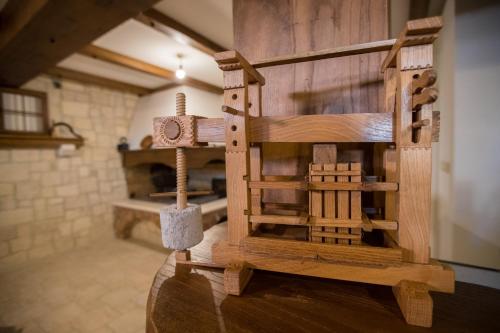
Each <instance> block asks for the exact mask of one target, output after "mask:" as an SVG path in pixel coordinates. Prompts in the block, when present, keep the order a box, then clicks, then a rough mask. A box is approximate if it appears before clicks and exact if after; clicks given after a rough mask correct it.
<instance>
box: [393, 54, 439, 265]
mask: <svg viewBox="0 0 500 333" xmlns="http://www.w3.org/2000/svg"><path fill="white" fill-rule="evenodd" d="M431 66H432V45H431V44H426V45H417V46H409V47H403V48H401V49H400V51H399V52H398V55H397V71H398V78H397V96H396V123H395V127H396V160H397V161H398V162H399V163H397V171H396V179H397V181H398V183H399V191H398V192H397V193H396V219H397V220H398V221H399V231H398V236H399V237H398V241H399V245H400V246H401V247H402V248H403V249H404V254H403V256H404V259H405V260H406V261H409V262H415V263H422V264H426V263H428V262H429V252H430V249H429V239H430V234H429V233H430V219H431V168H432V165H431V157H432V151H431V144H432V140H431V128H432V126H426V127H425V128H422V130H421V132H420V135H419V137H418V139H417V140H416V139H415V137H414V135H413V126H412V123H413V122H414V120H416V118H420V119H428V120H429V122H430V123H432V106H430V105H427V106H423V107H422V109H421V110H420V111H418V114H417V113H416V112H417V111H415V110H413V103H412V87H411V86H412V81H413V79H414V78H416V77H417V76H418V75H419V74H420V73H421V72H423V70H425V69H428V68H430V67H431ZM420 119H419V120H420Z"/></svg>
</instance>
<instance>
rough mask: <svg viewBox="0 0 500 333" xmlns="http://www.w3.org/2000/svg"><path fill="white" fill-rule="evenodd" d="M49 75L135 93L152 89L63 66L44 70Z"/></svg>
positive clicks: (144, 93)
mask: <svg viewBox="0 0 500 333" xmlns="http://www.w3.org/2000/svg"><path fill="white" fill-rule="evenodd" d="M45 73H46V74H47V75H49V76H52V77H56V78H61V79H66V80H72V81H77V82H81V83H84V84H92V85H97V86H100V87H104V88H107V89H112V90H119V91H125V92H129V93H133V94H137V95H148V94H150V93H152V92H153V89H149V88H144V87H140V86H136V85H134V84H130V83H125V82H120V81H116V80H112V79H107V78H105V77H102V76H97V75H93V74H88V73H84V72H79V71H75V70H72V69H67V68H63V67H53V68H49V69H47V70H45Z"/></svg>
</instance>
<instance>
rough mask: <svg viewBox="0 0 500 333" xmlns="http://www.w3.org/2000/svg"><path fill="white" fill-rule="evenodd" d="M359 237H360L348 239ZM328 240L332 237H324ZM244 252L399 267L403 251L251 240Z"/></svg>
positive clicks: (261, 238)
mask: <svg viewBox="0 0 500 333" xmlns="http://www.w3.org/2000/svg"><path fill="white" fill-rule="evenodd" d="M347 236H357V235H347ZM322 237H328V236H322ZM243 248H244V251H245V252H248V253H259V254H269V255H272V256H280V255H281V256H287V257H295V258H302V259H306V258H309V259H318V258H319V259H322V260H335V261H341V262H342V261H343V262H363V263H371V264H397V263H401V261H402V251H401V249H391V248H382V247H373V246H356V247H353V246H348V245H341V244H326V243H313V242H305V241H295V240H284V239H283V240H282V239H269V238H263V237H247V238H245V240H244V241H243Z"/></svg>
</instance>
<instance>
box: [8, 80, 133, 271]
mask: <svg viewBox="0 0 500 333" xmlns="http://www.w3.org/2000/svg"><path fill="white" fill-rule="evenodd" d="M25 88H27V89H33V90H38V91H44V92H47V94H48V100H49V113H50V118H51V120H53V121H65V122H67V123H69V124H71V125H72V126H73V127H74V129H75V131H76V132H77V133H79V134H81V135H82V136H83V137H84V138H85V144H84V146H83V147H82V148H81V149H79V150H78V151H77V153H76V154H75V155H74V156H73V157H65V158H62V157H57V156H56V151H55V149H0V269H1V267H6V266H8V265H7V264H13V263H18V262H23V261H26V260H30V259H32V258H39V257H44V256H48V255H51V254H53V253H55V252H61V251H67V250H69V249H72V248H75V247H79V246H85V245H88V244H89V243H90V242H92V240H95V239H96V238H98V237H112V207H111V202H113V201H115V200H118V199H124V198H126V196H127V194H126V193H127V190H126V184H125V179H124V173H123V169H122V166H121V160H120V155H119V153H118V152H117V151H116V148H115V147H116V144H117V142H118V139H119V138H120V137H121V136H126V135H127V133H128V128H129V125H130V120H131V118H132V113H133V112H134V109H135V106H136V104H137V101H138V97H137V96H135V95H132V94H126V93H122V92H117V91H112V90H107V89H103V88H100V87H97V86H90V85H81V84H78V83H75V82H72V81H63V82H62V88H61V89H57V88H55V87H54V86H53V84H52V82H51V80H50V79H49V78H47V77H39V78H37V79H35V80H33V81H31V82H29V83H28V84H27V85H26V86H25Z"/></svg>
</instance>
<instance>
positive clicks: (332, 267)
mask: <svg viewBox="0 0 500 333" xmlns="http://www.w3.org/2000/svg"><path fill="white" fill-rule="evenodd" d="M279 241H285V240H279ZM245 243H246V239H245V241H244V244H243V246H242V247H240V246H236V245H229V243H228V242H225V241H221V242H218V243H216V244H215V245H214V246H213V247H212V261H213V262H214V263H216V264H222V265H224V264H227V263H229V262H231V261H233V260H242V261H245V262H246V263H247V264H248V265H249V267H251V268H255V269H263V270H268V271H273V272H282V273H289V274H298V275H305V276H316V277H321V278H328V279H337V280H346V281H354V282H362V283H371V284H378V285H385V286H396V285H398V284H399V282H401V280H409V281H416V282H422V283H426V284H427V285H428V286H429V288H430V289H431V290H433V291H441V292H448V293H453V291H454V289H455V274H454V272H453V270H452V269H451V268H449V267H448V266H446V265H443V264H441V263H439V262H437V261H431V262H430V263H429V264H427V265H422V264H412V263H406V262H397V263H394V265H392V264H389V265H386V264H384V263H380V265H377V263H376V262H372V261H371V260H372V259H373V260H377V259H376V258H374V257H376V255H366V259H363V260H361V261H359V262H356V258H355V257H354V258H353V256H354V255H352V254H353V252H354V251H356V252H357V249H359V250H360V252H361V253H359V255H360V256H362V255H363V253H364V252H363V250H364V249H365V248H366V247H363V246H352V245H341V244H321V243H312V242H303V243H304V244H316V245H324V246H334V247H331V251H328V250H325V252H326V253H325V255H329V256H332V257H330V258H331V259H330V261H329V262H328V261H325V260H322V256H321V255H319V256H318V255H317V253H318V252H319V251H321V252H320V253H324V252H322V249H321V250H319V249H318V250H315V248H313V249H311V250H309V251H310V252H309V253H310V254H306V253H305V252H306V251H307V250H306V249H304V248H299V249H297V250H294V249H293V248H292V244H288V243H287V244H286V245H287V246H281V244H284V243H280V244H278V247H277V248H278V249H279V250H272V246H274V245H267V244H266V245H262V249H260V248H259V246H261V245H260V244H256V245H248V246H247V247H245ZM293 246H295V245H293ZM306 246H307V245H306ZM313 246H314V245H313ZM338 246H345V247H346V249H345V251H343V252H340V249H339V248H338ZM288 249H290V255H288V256H287V255H286V253H287V252H286V251H288ZM269 250H271V251H269ZM368 250H370V249H368ZM371 250H373V249H371ZM383 250H384V251H385V250H388V249H387V248H383ZM282 251H284V253H283V252H282ZM315 251H316V252H315ZM280 253H281V255H280ZM295 253H303V254H302V257H299V258H297V257H296V256H295ZM344 253H345V255H346V256H347V258H346V259H342V256H343V255H344ZM335 256H337V257H335ZM308 257H309V258H308ZM335 258H339V260H335ZM365 260H366V261H368V262H367V263H366V264H364V262H362V261H365Z"/></svg>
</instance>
